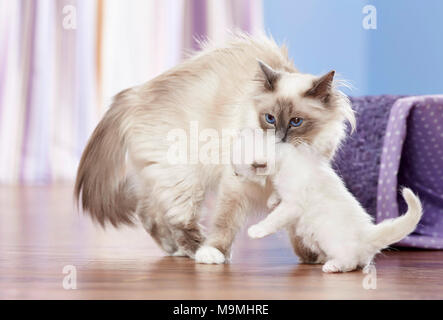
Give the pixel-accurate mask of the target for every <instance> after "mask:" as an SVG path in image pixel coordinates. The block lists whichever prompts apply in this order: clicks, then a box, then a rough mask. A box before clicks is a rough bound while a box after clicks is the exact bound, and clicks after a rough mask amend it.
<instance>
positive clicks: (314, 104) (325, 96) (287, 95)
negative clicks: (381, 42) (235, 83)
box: [254, 62, 353, 156]
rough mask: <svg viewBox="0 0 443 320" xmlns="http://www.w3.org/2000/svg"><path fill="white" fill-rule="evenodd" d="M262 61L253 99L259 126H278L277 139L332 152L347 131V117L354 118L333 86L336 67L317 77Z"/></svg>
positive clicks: (342, 97)
mask: <svg viewBox="0 0 443 320" xmlns="http://www.w3.org/2000/svg"><path fill="white" fill-rule="evenodd" d="M259 64H260V68H261V70H260V72H259V77H258V81H259V82H258V83H259V91H258V93H257V95H256V96H255V97H254V102H255V106H256V109H257V114H258V121H259V124H260V127H261V128H262V129H263V130H268V129H270V130H275V135H276V138H277V141H284V142H289V143H291V144H293V145H297V144H299V143H305V144H308V145H316V146H317V147H318V148H319V149H321V150H320V151H321V152H322V153H325V155H327V156H332V154H333V153H334V151H335V148H336V146H337V145H338V143H339V141H340V139H341V137H342V136H343V134H344V121H345V119H348V120H349V121H350V122H351V123H352V122H353V113H352V109H351V107H350V105H349V102H348V101H347V99H346V98H345V97H344V96H343V95H342V94H340V93H339V92H338V91H336V90H335V89H334V88H333V84H332V82H333V77H334V71H331V72H329V73H327V74H326V75H324V76H323V77H315V76H312V75H308V74H301V73H286V72H278V71H274V70H273V69H271V68H270V67H269V66H267V65H265V64H264V63H261V62H260V63H259ZM328 140H330V141H328Z"/></svg>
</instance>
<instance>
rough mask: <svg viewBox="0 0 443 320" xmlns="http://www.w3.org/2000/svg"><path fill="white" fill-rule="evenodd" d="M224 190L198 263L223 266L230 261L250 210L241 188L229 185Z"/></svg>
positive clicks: (201, 248)
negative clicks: (236, 240)
mask: <svg viewBox="0 0 443 320" xmlns="http://www.w3.org/2000/svg"><path fill="white" fill-rule="evenodd" d="M222 189H223V190H221V192H220V194H219V196H218V201H217V206H216V213H215V217H214V222H213V227H212V230H211V231H210V233H209V235H208V237H207V239H206V241H205V243H204V245H203V246H202V247H200V248H199V249H198V250H197V252H196V254H195V261H196V262H198V263H206V264H221V263H225V262H226V261H227V260H228V259H229V257H230V253H231V246H232V243H233V242H234V239H235V236H236V234H237V232H238V231H239V230H240V228H241V227H242V226H243V224H244V221H245V218H246V215H247V212H248V210H249V201H248V199H247V196H246V195H245V194H244V191H243V190H241V188H239V187H237V188H232V186H229V184H228V186H226V185H225V186H224V188H222ZM242 191H243V192H242Z"/></svg>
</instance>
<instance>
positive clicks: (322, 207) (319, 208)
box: [234, 143, 422, 272]
mask: <svg viewBox="0 0 443 320" xmlns="http://www.w3.org/2000/svg"><path fill="white" fill-rule="evenodd" d="M272 160H273V161H274V162H275V170H274V172H273V173H271V175H270V177H271V180H272V183H273V185H274V186H275V191H274V193H273V194H272V195H271V196H270V198H269V199H268V206H269V207H270V208H273V210H272V212H271V213H270V214H269V215H268V216H267V217H266V218H265V219H264V220H262V221H260V222H259V223H257V224H255V225H253V226H251V227H250V228H249V229H248V234H249V236H250V237H251V238H254V239H256V238H262V237H265V236H267V235H269V234H271V233H274V232H276V231H278V230H279V229H282V228H287V229H289V230H290V233H292V234H293V237H297V238H299V241H300V242H301V244H302V245H303V247H305V248H308V249H309V251H310V253H311V256H310V257H309V260H308V262H311V263H322V264H323V271H324V272H346V271H351V270H354V269H356V268H357V267H365V266H367V265H369V264H370V263H371V261H372V259H373V257H374V255H375V254H376V253H378V252H379V251H380V250H381V249H383V248H386V247H387V246H389V245H391V244H392V243H395V242H398V241H400V240H401V239H403V238H404V237H406V236H407V235H408V234H410V233H411V232H412V231H414V230H415V228H416V226H417V223H418V222H419V221H420V218H421V215H422V208H421V203H420V200H419V199H418V197H417V196H415V195H414V193H413V192H412V191H411V190H410V189H408V188H404V189H403V197H404V199H405V201H406V203H407V205H408V211H407V212H406V214H405V215H403V216H401V217H398V218H396V219H390V220H385V221H383V222H382V223H380V224H377V225H374V224H373V222H372V218H371V217H370V216H369V215H368V214H367V213H366V212H365V210H364V209H363V208H362V207H361V205H360V204H359V202H358V201H357V200H356V199H355V198H354V197H353V196H352V194H351V193H350V192H349V191H348V190H347V189H346V187H345V185H344V183H343V181H342V180H341V179H340V178H339V176H338V175H337V174H336V173H335V172H334V170H333V169H332V168H331V167H330V165H329V162H328V159H325V157H324V156H323V155H321V154H318V152H316V151H315V150H313V149H312V148H310V147H309V146H306V145H304V144H302V145H300V146H297V147H294V146H293V145H290V144H288V143H277V144H276V159H272ZM253 163H256V164H260V165H261V167H265V166H266V163H267V160H264V159H263V158H262V157H260V158H257V159H254V160H253ZM234 168H235V172H236V173H237V175H240V176H243V177H246V178H250V179H252V180H254V181H256V180H257V176H256V173H255V171H254V167H252V166H249V167H248V166H247V165H245V164H239V165H234ZM259 177H261V178H262V179H265V178H266V177H265V176H259ZM301 258H302V260H303V259H304V258H305V257H304V256H302V257H301Z"/></svg>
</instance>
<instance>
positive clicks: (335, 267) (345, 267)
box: [322, 260, 356, 273]
mask: <svg viewBox="0 0 443 320" xmlns="http://www.w3.org/2000/svg"><path fill="white" fill-rule="evenodd" d="M355 269H356V265H354V264H345V263H341V262H340V261H338V260H329V261H327V262H326V263H325V264H324V265H323V267H322V270H323V272H326V273H335V272H348V271H352V270H355Z"/></svg>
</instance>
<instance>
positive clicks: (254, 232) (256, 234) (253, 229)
mask: <svg viewBox="0 0 443 320" xmlns="http://www.w3.org/2000/svg"><path fill="white" fill-rule="evenodd" d="M268 234H269V233H268V232H267V231H266V229H265V228H263V227H262V226H260V225H259V224H254V225H253V226H250V227H249V229H248V236H249V237H250V238H252V239H260V238H263V237H266V236H267V235H268Z"/></svg>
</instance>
